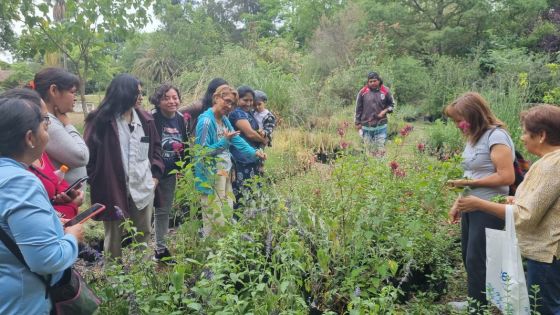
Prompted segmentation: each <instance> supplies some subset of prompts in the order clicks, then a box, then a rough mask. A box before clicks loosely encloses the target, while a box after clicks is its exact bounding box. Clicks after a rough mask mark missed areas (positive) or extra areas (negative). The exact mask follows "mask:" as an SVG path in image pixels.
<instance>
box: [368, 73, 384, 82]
mask: <svg viewBox="0 0 560 315" xmlns="http://www.w3.org/2000/svg"><path fill="white" fill-rule="evenodd" d="M367 78H368V80H371V79H377V80H380V81H381V78H380V77H379V74H378V73H377V72H374V71H370V72H369V73H368V74H367Z"/></svg>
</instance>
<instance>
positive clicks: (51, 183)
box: [0, 89, 84, 219]
mask: <svg viewBox="0 0 560 315" xmlns="http://www.w3.org/2000/svg"><path fill="white" fill-rule="evenodd" d="M0 97H1V98H14V99H21V100H24V101H29V102H32V103H34V104H43V105H44V102H43V101H42V100H41V98H40V97H39V95H38V94H37V93H36V92H34V91H32V90H30V89H12V90H8V91H6V92H4V93H3V94H2V95H0ZM43 121H44V124H45V125H46V126H49V128H47V132H48V130H49V129H50V125H51V116H50V115H48V114H47V115H45V116H44V117H43ZM49 139H50V138H49ZM49 141H50V140H49ZM55 170H56V168H55V167H54V165H53V164H52V162H51V160H50V158H49V156H48V155H47V153H46V152H43V153H42V154H41V156H40V157H39V158H38V159H37V160H35V161H33V163H31V165H29V171H31V172H32V173H34V174H35V175H36V176H37V177H38V178H39V180H40V181H41V182H42V183H43V186H44V187H45V190H46V191H47V195H48V197H49V200H50V201H51V203H52V205H53V207H54V209H55V210H56V211H57V212H58V214H59V215H60V216H61V217H63V218H65V219H72V218H73V217H75V216H76V215H77V214H78V207H79V206H80V205H81V204H82V202H83V200H84V192H83V191H81V190H80V189H79V187H78V188H76V189H72V190H70V191H68V192H67V193H65V191H66V190H67V189H68V187H69V186H70V185H68V182H67V181H65V180H64V179H63V180H59V178H58V177H57V176H56V174H55Z"/></svg>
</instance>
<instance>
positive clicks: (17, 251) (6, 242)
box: [0, 228, 51, 298]
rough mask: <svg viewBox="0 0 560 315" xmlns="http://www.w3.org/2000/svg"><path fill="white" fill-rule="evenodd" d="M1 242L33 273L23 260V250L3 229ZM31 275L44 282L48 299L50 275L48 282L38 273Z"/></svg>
mask: <svg viewBox="0 0 560 315" xmlns="http://www.w3.org/2000/svg"><path fill="white" fill-rule="evenodd" d="M0 240H1V241H2V242H3V243H4V245H6V247H7V248H8V249H9V250H10V252H12V254H14V256H16V258H17V259H18V260H19V261H20V262H21V263H22V265H24V266H25V268H27V269H29V271H31V269H30V268H29V265H27V263H26V262H25V259H24V258H23V254H22V253H21V250H20V249H19V247H18V246H17V244H16V242H14V240H12V238H11V237H10V236H9V235H8V234H7V233H6V232H5V231H4V229H2V228H0ZM31 273H33V274H34V275H35V276H37V278H39V280H41V282H43V284H44V285H45V286H46V287H47V292H46V295H45V298H46V297H48V295H49V289H50V287H51V285H50V278H51V276H50V275H49V277H48V278H49V280H47V279H45V278H44V277H43V276H41V275H40V274H38V273H35V272H33V271H31Z"/></svg>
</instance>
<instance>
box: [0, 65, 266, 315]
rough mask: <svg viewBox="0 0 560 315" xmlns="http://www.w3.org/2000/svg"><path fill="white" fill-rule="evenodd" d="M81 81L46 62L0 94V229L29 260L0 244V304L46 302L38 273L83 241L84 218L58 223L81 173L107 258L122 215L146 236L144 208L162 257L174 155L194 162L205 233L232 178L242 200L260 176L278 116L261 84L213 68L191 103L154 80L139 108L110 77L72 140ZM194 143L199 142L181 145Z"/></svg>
mask: <svg viewBox="0 0 560 315" xmlns="http://www.w3.org/2000/svg"><path fill="white" fill-rule="evenodd" d="M79 84H80V83H79V80H78V78H77V77H76V76H75V75H73V74H72V73H70V72H68V71H66V70H63V69H60V68H46V69H44V70H41V71H40V72H38V73H37V74H36V75H35V77H34V80H33V81H31V82H30V83H29V84H28V86H27V87H26V88H18V89H12V90H8V91H6V92H4V93H3V94H1V95H0V203H1V204H2V205H3V207H2V208H1V209H0V228H1V229H2V231H4V232H5V235H7V237H9V238H11V239H12V240H13V241H15V243H16V244H17V247H18V248H19V249H20V250H21V252H22V254H23V257H24V259H25V261H26V262H27V265H28V266H25V265H23V264H22V263H21V262H20V261H18V259H17V258H16V257H15V256H14V254H13V253H12V252H11V251H10V250H9V248H8V246H7V244H6V243H5V242H4V241H2V242H0V261H2V268H0V279H2V284H3V286H4V287H5V289H4V292H3V294H2V295H0V313H1V314H46V313H48V312H49V310H50V308H51V304H50V301H49V299H48V296H47V294H45V285H44V284H43V283H42V281H40V279H39V278H38V277H37V275H40V276H41V277H44V278H45V279H50V282H51V285H54V284H55V283H57V281H59V280H60V278H61V276H62V272H63V271H64V270H66V269H67V268H68V267H70V266H72V265H73V263H74V262H75V260H76V259H77V257H78V252H79V246H80V245H79V243H81V242H82V241H83V235H84V228H83V226H82V224H75V225H72V226H69V227H64V228H63V225H62V224H64V223H66V222H67V221H68V220H70V219H72V218H73V217H75V216H76V215H77V214H78V209H79V207H80V206H81V205H82V203H83V202H84V188H85V187H82V186H81V185H78V186H76V187H74V188H72V187H70V186H71V184H72V183H74V182H76V181H79V180H80V179H84V178H86V177H87V182H88V183H89V192H90V197H91V203H92V204H93V203H100V204H103V205H105V206H106V209H105V210H104V211H103V212H101V213H100V214H98V215H97V216H96V217H95V219H96V220H101V221H103V225H104V230H105V237H104V244H103V251H104V254H105V256H107V257H110V258H112V259H118V258H120V257H121V255H122V253H121V246H122V245H121V244H122V238H123V232H124V231H123V226H122V222H123V220H124V219H125V218H129V219H130V220H131V221H132V223H133V225H134V227H135V228H136V231H137V232H139V233H136V235H135V236H134V237H135V238H136V240H137V241H138V242H145V243H148V241H149V239H150V235H151V231H152V229H151V227H152V215H153V219H154V220H153V221H154V223H153V224H154V226H155V229H154V230H155V254H154V258H155V259H157V260H159V261H163V262H172V259H171V254H170V252H169V250H168V249H167V246H166V242H165V237H166V235H167V233H168V227H169V214H170V210H171V208H172V206H173V199H174V195H175V189H176V183H177V180H176V177H177V175H178V174H177V173H178V171H179V165H178V164H180V163H178V162H179V161H192V162H194V164H195V175H196V187H197V189H198V190H199V191H200V193H201V195H202V205H203V207H202V218H203V229H202V232H203V235H204V236H205V237H206V236H210V235H212V234H213V231H214V230H215V228H216V227H217V226H220V225H224V224H225V222H226V220H227V219H226V216H224V214H223V210H224V206H225V205H229V207H230V208H233V206H234V199H232V198H231V197H230V196H231V191H232V183H233V187H235V188H234V189H235V190H234V191H235V192H236V196H237V197H238V198H241V196H242V193H243V191H244V190H246V188H245V187H246V185H245V184H246V181H247V180H248V179H251V178H253V177H254V176H256V175H262V172H263V167H262V162H263V161H264V160H265V159H266V154H265V153H264V151H263V149H264V147H265V146H267V145H271V141H272V132H273V130H274V128H275V121H276V119H275V117H274V115H272V113H271V112H270V111H269V110H267V109H266V103H267V101H268V99H267V95H266V94H265V93H264V92H262V91H255V90H253V89H251V88H250V87H247V86H243V87H240V88H239V89H238V90H236V89H234V88H233V87H232V86H230V85H228V83H227V82H226V81H224V80H223V79H220V78H217V79H214V80H212V81H211V82H210V84H209V86H208V89H207V91H206V94H205V95H204V98H203V99H202V101H201V102H197V103H195V104H194V105H192V106H188V107H183V108H181V107H180V106H181V93H180V90H179V89H178V88H177V87H175V86H173V85H170V84H162V85H160V86H159V87H158V88H157V89H156V90H155V92H154V93H153V95H152V96H151V97H150V99H149V101H150V103H151V104H153V105H154V109H153V111H152V112H151V113H149V112H147V111H145V110H144V109H143V108H142V101H143V94H144V92H143V87H142V83H141V82H140V81H139V80H138V79H137V78H136V77H134V76H132V75H129V74H121V75H117V76H116V77H115V78H114V79H113V80H112V81H111V83H110V85H109V87H108V88H107V90H106V93H105V96H104V98H103V100H102V101H101V103H100V105H99V106H98V108H97V109H95V110H94V111H92V112H91V113H89V115H88V116H87V118H86V120H85V130H84V136H83V138H82V136H81V135H80V133H79V132H78V130H77V129H76V128H75V127H74V126H73V125H72V123H71V120H70V118H69V116H68V113H69V112H72V111H73V107H74V103H75V101H76V92H77V91H78V88H79ZM228 117H229V118H228ZM230 119H231V122H230ZM193 138H194V140H193ZM193 141H194V143H195V144H197V145H200V147H202V149H201V150H189V148H190V147H193V146H192V142H193ZM234 173H235V174H234ZM61 174H63V176H61ZM232 179H233V180H232ZM72 186H73V185H72ZM235 201H240V199H238V200H235ZM154 209H155V211H154ZM5 290H7V291H5Z"/></svg>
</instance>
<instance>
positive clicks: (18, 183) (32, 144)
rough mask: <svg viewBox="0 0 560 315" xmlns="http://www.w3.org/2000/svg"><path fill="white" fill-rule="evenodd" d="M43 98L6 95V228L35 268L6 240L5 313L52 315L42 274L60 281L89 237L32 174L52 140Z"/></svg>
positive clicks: (1, 217) (2, 116) (2, 159)
mask: <svg viewBox="0 0 560 315" xmlns="http://www.w3.org/2000/svg"><path fill="white" fill-rule="evenodd" d="M22 93H23V92H22ZM12 94H13V93H12ZM37 99H38V101H31V100H29V99H16V98H2V96H0V204H1V205H2V207H0V228H2V230H3V231H4V232H5V233H6V234H8V236H10V237H11V238H12V239H13V240H14V241H15V243H16V244H17V246H18V247H19V249H20V250H21V252H22V255H23V257H24V259H25V261H26V263H27V265H28V266H29V269H28V268H27V267H25V266H24V265H23V264H22V263H21V262H20V261H19V260H18V259H17V258H16V257H15V256H14V255H13V254H12V252H11V251H10V250H9V249H8V248H7V247H6V245H5V244H4V243H3V242H0V261H1V262H2V264H0V283H2V294H0V314H14V315H15V314H49V312H50V310H51V302H50V300H49V299H48V297H47V296H46V291H45V290H46V288H45V285H44V284H43V282H42V281H41V280H40V279H39V278H38V276H37V274H38V275H40V276H44V277H45V279H48V278H49V277H50V280H51V285H54V284H55V283H56V282H58V281H59V280H60V278H61V277H62V273H63V271H64V270H65V269H67V268H69V267H70V266H72V264H74V262H75V260H76V258H77V256H78V241H80V240H82V238H83V228H82V225H81V224H78V225H74V226H72V227H68V228H66V229H63V227H62V224H61V221H60V219H59V218H58V217H57V215H56V212H55V210H54V209H53V207H52V205H51V203H50V202H49V199H48V196H47V192H46V191H45V188H44V187H43V185H42V184H41V181H40V180H39V179H38V178H37V177H36V176H35V175H33V173H31V172H29V171H28V170H27V167H28V165H30V164H31V163H32V162H33V161H35V160H36V159H38V158H39V157H40V156H41V154H42V153H43V151H44V150H45V147H46V145H47V142H48V140H49V135H48V132H47V128H48V124H49V116H48V114H47V109H46V106H45V104H44V103H42V102H40V99H39V98H38V97H37ZM34 273H35V274H34Z"/></svg>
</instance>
